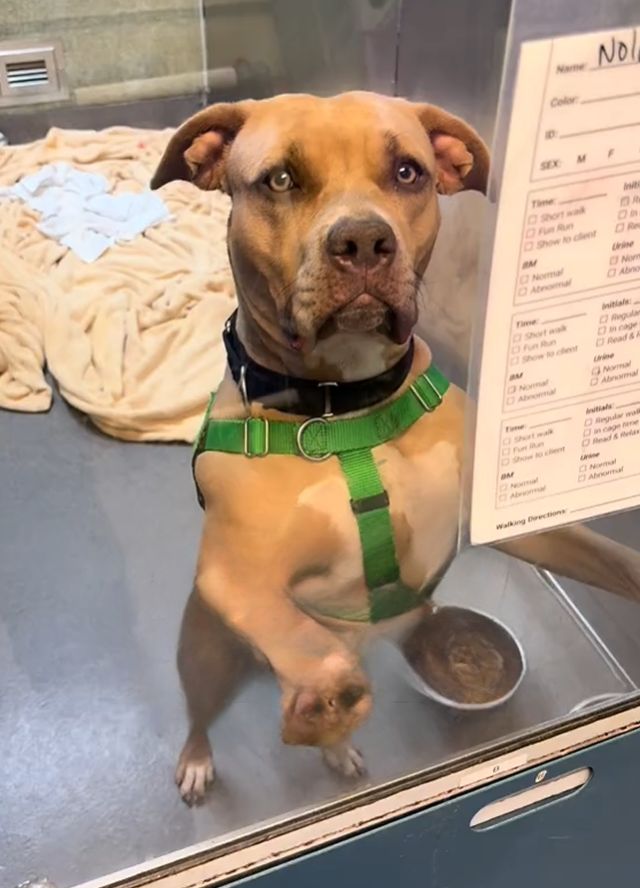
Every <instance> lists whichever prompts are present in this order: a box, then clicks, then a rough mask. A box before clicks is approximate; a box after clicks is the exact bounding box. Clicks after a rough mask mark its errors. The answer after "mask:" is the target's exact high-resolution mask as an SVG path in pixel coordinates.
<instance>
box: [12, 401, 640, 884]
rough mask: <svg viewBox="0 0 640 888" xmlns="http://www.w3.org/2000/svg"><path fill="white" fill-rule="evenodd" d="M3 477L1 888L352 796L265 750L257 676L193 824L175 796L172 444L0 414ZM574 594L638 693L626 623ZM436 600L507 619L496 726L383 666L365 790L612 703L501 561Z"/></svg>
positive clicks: (181, 548)
mask: <svg viewBox="0 0 640 888" xmlns="http://www.w3.org/2000/svg"><path fill="white" fill-rule="evenodd" d="M0 479H1V482H2V486H1V488H0V490H1V491H2V493H1V503H2V507H1V509H0V590H1V591H0V676H1V684H0V693H1V698H0V750H1V751H2V766H1V768H0V774H1V777H0V797H1V799H2V804H1V805H0V885H2V886H3V888H11V886H14V885H16V884H17V883H18V882H20V881H22V880H23V879H25V878H28V877H30V876H33V875H36V874H40V875H45V876H48V877H49V878H50V879H51V880H52V881H53V882H54V883H55V884H56V885H57V886H58V888H66V886H71V885H75V884H78V883H80V882H83V881H86V880H88V879H91V878H94V877H98V876H104V875H106V874H108V873H111V872H113V871H116V870H119V869H121V868H124V867H128V866H132V865H136V864H140V863H142V862H143V861H145V860H150V859H152V858H154V857H157V856H159V855H161V854H165V853H168V852H172V851H176V850H178V849H180V848H183V847H185V846H188V845H191V844H193V843H196V842H200V841H203V840H206V839H211V838H214V837H217V836H222V835H224V834H226V833H228V832H229V831H231V830H238V829H245V828H246V829H249V828H250V827H251V826H252V825H253V824H256V823H258V822H259V821H262V820H264V819H268V818H273V817H277V816H281V815H284V814H286V813H288V812H290V811H293V810H295V809H299V808H303V807H308V806H310V805H314V804H318V803H320V802H322V801H324V800H327V799H331V798H335V797H336V796H338V795H341V794H344V793H347V792H348V791H349V784H345V783H344V782H342V781H341V780H340V779H338V778H337V777H334V776H333V775H332V774H330V773H329V772H328V771H327V770H326V769H325V766H324V765H323V764H322V762H321V761H320V757H319V755H318V753H317V752H315V751H313V750H307V749H291V748H285V747H283V746H282V745H281V744H280V742H279V739H278V706H277V693H276V689H275V687H274V684H273V682H272V681H271V679H270V678H268V677H266V676H265V677H261V678H258V679H256V680H255V681H254V683H253V684H252V685H250V686H249V687H248V688H247V689H246V690H245V692H244V693H243V694H242V696H241V697H240V698H239V699H238V700H237V701H236V702H235V703H234V705H233V706H232V707H231V709H230V710H229V711H228V712H227V714H226V715H225V717H224V718H223V720H222V721H221V722H220V723H219V724H218V725H217V727H216V729H215V731H214V744H215V752H216V764H217V767H218V774H219V780H218V783H217V785H216V787H215V791H214V793H213V795H212V797H211V799H210V801H209V802H208V803H207V804H206V805H205V806H204V807H202V808H200V809H197V810H189V809H187V808H186V807H184V806H183V804H182V803H181V802H180V801H179V799H178V795H177V792H176V790H175V788H174V786H173V782H172V776H173V767H174V763H175V758H176V755H177V752H178V750H179V748H180V745H181V742H182V740H183V736H184V730H185V722H184V717H183V711H182V700H181V696H180V693H179V688H178V683H177V676H176V672H175V668H174V649H175V642H176V635H177V628H178V623H179V619H180V615H181V610H182V607H183V603H184V601H185V599H186V595H187V593H188V590H189V587H190V583H191V579H192V570H193V566H194V559H195V554H196V546H197V543H198V533H199V525H200V520H201V516H200V510H199V509H198V507H197V505H196V502H195V497H194V491H193V486H192V483H191V480H190V474H189V451H188V449H187V448H186V447H181V446H165V445H162V446H160V445H158V446H154V445H149V444H145V445H134V444H123V443H119V442H117V441H113V440H110V439H107V438H105V437H103V436H101V435H100V434H99V433H97V432H96V431H94V429H93V428H92V427H91V426H90V425H89V424H88V423H87V422H86V421H85V420H83V419H82V418H81V417H79V416H78V415H77V414H75V413H74V412H73V411H71V410H70V409H69V408H68V407H67V406H66V405H65V404H64V403H62V402H60V400H59V399H58V400H57V402H56V403H55V405H54V408H53V410H52V411H51V413H49V414H48V415H40V416H29V415H17V414H7V413H2V414H0ZM634 526H637V525H634ZM574 591H575V594H576V595H577V596H579V597H580V601H581V607H583V608H584V609H585V610H586V611H589V608H591V616H592V617H593V618H594V620H598V619H600V620H601V621H603V625H605V630H606V632H605V634H607V633H608V639H607V640H608V643H609V644H611V645H612V646H613V647H614V648H616V645H617V643H618V641H619V642H620V646H621V649H623V653H624V660H625V666H626V667H627V669H628V670H629V671H630V672H632V673H633V675H634V678H635V679H636V680H637V678H638V676H639V674H640V651H639V649H638V647H637V644H636V643H635V641H634V637H633V636H634V632H635V635H636V637H640V632H638V631H637V630H638V628H640V616H639V614H638V612H637V610H636V609H634V608H633V607H632V606H627V605H626V603H624V602H623V603H622V605H621V606H620V608H621V609H620V608H618V604H617V603H616V602H614V601H613V599H611V597H610V596H606V598H605V599H603V598H602V596H598V597H597V600H596V599H595V598H593V596H592V594H591V593H589V592H588V591H587V590H580V589H576V590H574ZM438 597H439V598H440V599H441V600H450V601H458V602H468V603H473V604H475V605H476V606H479V607H480V608H483V609H485V610H487V611H489V612H491V613H493V614H495V615H496V616H499V617H501V618H502V619H503V620H505V621H506V622H507V623H508V624H509V625H510V626H511V627H512V628H513V629H514V630H515V631H516V632H517V633H518V635H519V637H520V639H521V641H522V642H523V645H524V647H525V650H526V654H527V658H528V662H529V671H528V674H527V677H526V679H525V682H524V683H523V685H522V687H521V689H520V691H519V693H518V694H517V696H516V698H515V699H514V700H513V701H512V702H511V703H510V704H508V705H507V706H506V707H504V708H503V709H501V710H499V711H496V712H492V713H485V714H482V715H468V714H467V715H465V716H460V715H454V714H452V713H450V712H448V711H445V710H443V709H441V708H440V707H438V705H437V704H435V703H431V702H428V701H426V700H424V699H422V698H421V697H419V696H418V695H417V694H416V693H415V692H414V691H413V690H411V689H410V688H409V687H408V686H406V685H405V684H404V682H403V680H402V679H401V678H400V677H399V676H398V675H397V674H396V673H395V672H394V671H393V669H392V668H391V667H390V663H389V660H388V657H387V655H386V652H385V651H384V649H380V650H379V651H378V652H377V653H376V654H375V655H374V656H373V659H372V663H371V671H372V675H373V679H374V686H375V689H376V708H375V712H374V716H373V718H372V720H371V721H370V723H369V724H368V725H367V726H366V728H365V729H364V730H363V731H362V732H361V735H360V736H359V738H358V742H359V745H360V747H361V748H362V750H363V752H364V754H365V757H366V759H367V762H368V765H369V777H368V778H367V779H368V780H369V781H371V782H378V781H382V780H385V779H388V778H390V777H396V776H399V775H402V774H407V773H410V772H411V771H414V770H416V769H418V768H421V767H424V766H427V765H429V764H433V763H436V762H440V761H442V760H443V759H446V758H447V757H451V756H453V755H455V754H456V752H458V751H461V750H465V749H469V748H471V747H474V746H477V745H478V744H482V743H486V742H489V741H491V740H494V739H496V738H498V737H502V736H504V735H506V734H511V733H513V732H516V731H520V730H522V729H524V728H527V727H529V726H533V725H535V724H538V723H540V722H544V721H548V720H550V719H554V718H558V717H561V716H562V715H564V714H566V713H567V712H568V711H569V710H570V709H571V708H572V707H573V706H575V705H576V704H577V703H579V702H580V701H582V700H584V699H585V698H587V697H590V696H592V695H594V694H599V693H605V692H611V691H616V690H617V691H621V690H624V689H625V685H624V683H623V681H622V680H621V678H620V677H619V676H618V675H617V674H616V671H615V667H614V668H612V667H611V664H609V663H607V662H606V660H605V659H603V655H602V653H601V652H600V651H599V650H598V649H597V647H596V646H594V644H593V643H592V641H590V640H589V639H588V638H587V636H586V635H585V634H584V633H583V632H582V631H581V630H580V629H579V628H578V626H577V625H576V622H575V620H574V618H573V617H572V616H571V615H570V613H569V612H568V611H567V610H566V609H565V608H564V607H563V606H562V605H561V603H560V602H559V601H558V600H557V599H556V598H555V597H554V595H553V594H552V593H551V592H550V591H549V590H548V588H546V587H545V586H544V585H543V584H542V583H541V581H540V580H539V579H538V577H537V576H536V575H535V574H534V573H533V571H531V570H530V569H528V568H525V567H523V566H522V565H520V564H518V563H516V562H514V561H510V560H509V559H506V558H504V557H502V556H498V555H497V554H495V553H492V552H488V551H480V552H469V553H466V554H465V555H463V556H462V557H461V558H459V559H458V561H457V562H456V563H455V564H454V567H453V568H452V571H451V572H450V574H449V576H448V577H447V579H446V580H445V582H444V584H443V586H442V587H441V592H440V593H439V596H438ZM605 600H606V607H605V606H604V605H603V604H602V603H601V602H602V601H605ZM603 608H604V611H603ZM638 610H640V609H638ZM634 621H635V622H634ZM621 625H624V626H625V629H624V632H621V631H620V626H621ZM616 627H617V628H616ZM616 650H617V648H616ZM365 782H366V781H365Z"/></svg>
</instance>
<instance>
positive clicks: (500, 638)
mask: <svg viewBox="0 0 640 888" xmlns="http://www.w3.org/2000/svg"><path fill="white" fill-rule="evenodd" d="M463 641H464V642H465V644H466V648H463V646H462V645H463ZM469 643H471V644H472V645H475V646H476V647H477V648H478V649H480V648H483V649H484V651H485V654H486V652H489V654H490V658H491V664H490V665H491V671H492V677H493V679H494V684H495V687H496V696H495V698H491V699H488V700H482V702H474V701H472V700H470V699H469V698H470V696H471V697H472V696H473V687H472V685H470V681H471V680H472V679H474V677H475V678H478V679H480V680H481V679H482V678H483V677H484V676H483V673H482V668H481V667H478V666H477V664H472V665H471V666H470V664H469V662H468V661H469V655H468V653H467V654H466V659H467V662H465V654H464V651H465V650H467V649H468V648H469ZM418 645H421V647H420V648H419V649H420V650H421V651H422V652H426V656H424V657H423V659H422V661H421V668H420V671H418V670H417V669H416V654H415V651H416V650H417V649H418V647H417V646H418ZM391 647H392V648H393V650H394V652H395V659H396V662H397V665H398V667H399V670H400V671H401V673H402V674H403V676H404V677H405V679H406V681H407V682H408V683H409V684H410V685H411V686H412V687H413V688H415V689H416V691H418V692H419V693H420V694H423V695H424V696H425V697H429V699H431V700H435V701H436V702H437V703H440V704H442V705H443V706H447V707H449V708H450V709H458V710H462V711H471V712H473V711H481V710H487V709H495V708H496V707H498V706H502V705H503V704H504V703H506V702H507V700H510V699H511V698H512V697H513V695H514V694H515V693H516V691H517V690H518V688H519V687H520V684H521V682H522V679H523V678H524V676H525V673H526V669H527V664H526V658H525V654H524V650H523V648H522V645H521V644H520V642H519V641H518V639H517V638H516V636H515V635H514V634H513V632H511V630H510V629H509V628H508V627H507V626H505V625H504V623H502V622H501V621H500V620H497V619H496V618H495V617H491V616H489V615H488V614H485V613H482V612H481V611H478V610H474V609H472V608H467V607H457V606H453V605H446V606H442V607H434V608H433V610H432V611H431V612H430V613H429V614H428V615H426V616H425V617H424V619H423V620H422V621H421V622H420V624H419V625H418V626H417V627H416V629H415V630H414V631H413V632H412V633H411V635H410V636H409V638H408V639H406V640H405V641H404V642H403V643H402V644H393V645H391ZM456 652H458V654H459V655H460V660H461V662H460V663H459V664H458V665H459V668H458V670H457V673H456V671H455V670H454V669H453V667H451V665H450V663H451V658H452V657H453V656H455V655H456ZM472 666H473V668H472ZM474 670H475V671H474ZM461 676H462V677H461ZM463 679H464V680H463ZM465 681H466V683H465Z"/></svg>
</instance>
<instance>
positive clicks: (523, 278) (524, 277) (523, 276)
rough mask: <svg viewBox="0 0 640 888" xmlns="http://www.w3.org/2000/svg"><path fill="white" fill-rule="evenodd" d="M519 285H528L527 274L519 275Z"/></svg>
mask: <svg viewBox="0 0 640 888" xmlns="http://www.w3.org/2000/svg"><path fill="white" fill-rule="evenodd" d="M520 283H521V284H528V283H529V275H528V274H522V275H520Z"/></svg>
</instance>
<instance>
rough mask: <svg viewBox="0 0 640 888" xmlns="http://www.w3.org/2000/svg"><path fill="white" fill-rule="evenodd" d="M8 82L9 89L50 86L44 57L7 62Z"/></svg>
mask: <svg viewBox="0 0 640 888" xmlns="http://www.w3.org/2000/svg"><path fill="white" fill-rule="evenodd" d="M5 70H6V72H7V83H8V84H9V89H21V88H23V87H25V86H48V84H49V72H48V70H47V63H46V61H45V60H44V59H33V61H29V62H7V64H6V65H5Z"/></svg>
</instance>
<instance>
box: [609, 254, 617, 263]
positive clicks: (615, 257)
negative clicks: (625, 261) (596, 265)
mask: <svg viewBox="0 0 640 888" xmlns="http://www.w3.org/2000/svg"><path fill="white" fill-rule="evenodd" d="M617 264H618V256H612V257H611V258H610V259H609V265H617Z"/></svg>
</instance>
